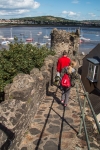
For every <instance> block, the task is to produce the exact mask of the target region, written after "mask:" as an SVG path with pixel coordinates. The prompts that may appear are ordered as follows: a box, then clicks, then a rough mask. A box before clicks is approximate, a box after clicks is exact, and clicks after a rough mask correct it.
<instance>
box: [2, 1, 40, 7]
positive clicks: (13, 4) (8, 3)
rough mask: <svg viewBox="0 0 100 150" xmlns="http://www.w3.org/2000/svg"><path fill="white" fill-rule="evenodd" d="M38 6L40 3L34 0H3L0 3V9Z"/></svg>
mask: <svg viewBox="0 0 100 150" xmlns="http://www.w3.org/2000/svg"><path fill="white" fill-rule="evenodd" d="M39 6H40V3H38V2H36V1H34V0H16V1H14V0H3V1H2V2H1V3H0V8H1V9H14V8H15V9H17V8H18V9H20V8H29V9H30V8H33V9H36V8H38V7H39Z"/></svg>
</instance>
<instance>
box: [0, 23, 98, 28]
mask: <svg viewBox="0 0 100 150" xmlns="http://www.w3.org/2000/svg"><path fill="white" fill-rule="evenodd" d="M5 27H6V28H9V27H77V28H100V26H96V27H94V26H73V25H37V24H35V25H33V24H32V25H31V24H23V25H22V24H19V25H15V24H13V25H12V24H11V25H10V24H9V25H8V24H7V25H6V24H4V25H0V28H5Z"/></svg>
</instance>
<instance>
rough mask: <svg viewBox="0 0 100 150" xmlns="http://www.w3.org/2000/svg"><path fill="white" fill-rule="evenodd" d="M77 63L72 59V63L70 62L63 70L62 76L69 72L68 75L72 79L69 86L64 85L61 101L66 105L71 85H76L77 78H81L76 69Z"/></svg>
mask: <svg viewBox="0 0 100 150" xmlns="http://www.w3.org/2000/svg"><path fill="white" fill-rule="evenodd" d="M76 64H77V63H76V61H75V60H72V61H71V63H70V66H68V67H65V68H63V69H62V72H61V77H62V78H63V76H64V75H65V74H67V75H68V77H69V80H70V81H69V82H70V86H69V87H65V86H62V96H61V103H62V104H64V106H65V107H66V106H67V105H68V100H69V95H70V89H71V87H74V86H75V79H78V78H79V76H78V74H77V71H76V70H75V69H74V67H75V66H76ZM67 80H68V79H67Z"/></svg>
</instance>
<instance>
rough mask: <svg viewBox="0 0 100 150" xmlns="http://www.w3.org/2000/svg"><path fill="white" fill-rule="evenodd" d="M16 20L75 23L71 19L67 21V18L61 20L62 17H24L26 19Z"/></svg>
mask: <svg viewBox="0 0 100 150" xmlns="http://www.w3.org/2000/svg"><path fill="white" fill-rule="evenodd" d="M14 19H15V18H14ZM16 19H18V20H36V21H40V20H41V21H73V20H69V19H65V18H61V17H54V16H37V17H24V18H16ZM16 19H15V20H16ZM74 21H75V20H74Z"/></svg>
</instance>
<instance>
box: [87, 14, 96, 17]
mask: <svg viewBox="0 0 100 150" xmlns="http://www.w3.org/2000/svg"><path fill="white" fill-rule="evenodd" d="M88 14H89V15H90V16H91V17H96V15H95V14H94V13H88Z"/></svg>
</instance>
